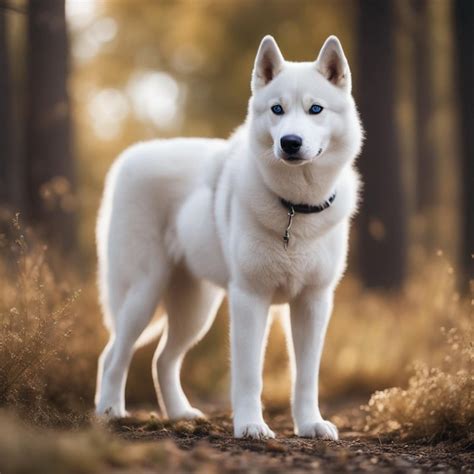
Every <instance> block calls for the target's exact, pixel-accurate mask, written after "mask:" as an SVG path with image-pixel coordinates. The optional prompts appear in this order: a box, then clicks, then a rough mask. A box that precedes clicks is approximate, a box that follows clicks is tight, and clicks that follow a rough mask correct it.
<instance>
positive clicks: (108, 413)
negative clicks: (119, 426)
mask: <svg viewBox="0 0 474 474" xmlns="http://www.w3.org/2000/svg"><path fill="white" fill-rule="evenodd" d="M104 407H105V408H102V407H101V406H100V405H99V407H97V408H96V410H95V414H96V416H97V417H98V418H101V419H104V420H113V419H114V418H129V417H130V413H129V412H128V411H127V410H125V408H122V407H120V405H118V404H117V405H113V404H112V405H107V404H105V405H104Z"/></svg>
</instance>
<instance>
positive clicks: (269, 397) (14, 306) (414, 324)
mask: <svg viewBox="0 0 474 474" xmlns="http://www.w3.org/2000/svg"><path fill="white" fill-rule="evenodd" d="M15 232H16V233H17V237H16V239H15V244H14V246H13V250H12V249H6V250H8V253H10V254H11V252H13V255H14V259H13V260H14V262H13V264H11V263H4V264H3V265H1V266H0V279H1V281H2V287H1V290H0V326H1V333H0V406H3V407H11V408H14V409H15V410H16V411H17V412H20V413H21V414H22V415H24V416H26V417H28V419H29V420H31V421H33V422H34V423H40V424H51V425H58V424H60V425H61V424H62V425H71V424H76V425H77V424H81V423H83V422H84V421H87V420H88V418H89V414H90V411H91V409H92V406H93V403H92V398H93V393H94V389H95V377H96V361H97V356H98V354H99V353H100V351H101V350H102V348H103V345H104V343H105V331H104V330H103V328H102V325H101V323H100V320H101V316H100V311H99V308H98V306H97V303H96V301H97V295H96V290H95V282H94V281H87V282H85V283H84V282H81V283H80V282H79V281H80V280H79V279H78V278H77V276H76V275H74V273H73V272H70V271H67V269H63V271H62V272H61V276H62V280H61V281H58V279H57V277H55V276H54V275H53V273H52V272H51V271H50V270H49V269H48V266H47V264H46V263H45V251H44V249H43V248H42V247H41V246H39V245H38V244H33V243H31V242H32V241H33V239H31V237H28V233H27V232H25V234H26V235H27V236H26V237H25V235H22V229H21V228H20V226H19V224H18V222H17V221H16V222H15ZM4 250H5V249H4ZM9 260H10V262H11V261H12V259H11V258H10V259H9ZM420 268H421V270H420V271H419V272H418V273H417V274H416V275H415V276H413V277H412V278H411V279H410V281H409V282H408V284H407V287H406V289H405V291H404V292H403V293H402V294H398V295H389V294H377V293H373V292H365V291H364V290H363V288H362V287H361V286H360V285H359V284H358V282H357V281H356V280H355V279H354V278H352V277H350V276H349V277H347V278H346V279H345V280H344V282H343V284H342V285H341V288H340V289H339V290H338V293H337V296H336V306H335V312H334V316H333V320H332V322H331V326H330V329H329V333H328V338H327V341H326V348H325V353H324V358H323V364H322V371H321V394H322V398H323V400H324V399H326V400H327V399H329V398H331V399H333V398H334V397H347V396H353V395H355V394H358V395H360V394H366V395H368V394H369V393H372V392H373V391H376V390H381V389H384V388H386V387H390V386H404V385H406V384H407V383H408V388H407V389H406V390H402V389H400V388H394V389H389V390H385V391H382V392H380V391H379V392H377V393H376V394H375V395H374V396H373V397H372V399H371V401H370V403H369V405H368V408H367V410H368V418H367V426H368V427H369V428H370V429H371V430H374V431H377V432H391V433H394V432H396V433H399V434H401V435H402V436H413V437H428V438H429V437H432V438H433V439H438V438H439V437H443V436H445V435H448V434H452V433H454V432H456V433H458V434H460V435H461V436H462V435H463V433H464V434H465V433H467V431H468V430H471V431H472V428H473V427H472V416H473V415H472V411H473V405H472V404H473V401H472V392H473V379H472V375H471V373H472V357H473V353H472V322H470V316H469V311H470V306H469V304H468V303H466V302H465V301H463V300H461V299H460V297H459V295H457V294H456V292H455V289H454V288H455V286H454V276H453V271H452V269H451V268H450V267H449V265H448V264H447V263H446V262H445V261H444V259H443V257H438V258H436V259H433V261H432V262H430V263H429V264H426V265H424V266H422V267H420ZM80 287H82V289H83V290H82V291H81V292H80V294H79V293H78V292H77V291H76V289H77V288H80ZM441 327H445V328H447V329H446V330H445V333H446V335H447V336H443V334H441V331H440V328H441ZM452 328H457V329H456V330H453V329H452ZM227 332H228V329H227V320H226V315H225V310H224V311H221V315H220V317H219V318H218V321H217V324H216V325H215V326H214V327H213V329H212V330H211V332H210V334H208V335H207V336H206V338H205V340H204V341H203V342H202V343H201V344H200V345H199V346H198V347H197V348H196V349H194V350H193V351H192V352H191V353H190V354H189V356H188V358H187V360H186V363H185V366H184V374H183V380H184V382H185V387H186V390H187V391H188V392H189V393H190V394H191V398H192V399H194V400H196V398H197V399H199V400H201V401H202V400H207V401H209V400H212V402H213V403H214V402H220V403H221V406H222V403H228V402H227V392H228V335H227ZM444 337H448V342H449V344H448V345H446V344H443V338H444ZM284 344H285V343H284V340H283V333H282V331H281V329H280V328H279V327H278V325H274V328H273V329H272V332H271V337H270V341H269V345H268V350H267V358H266V364H265V385H264V386H265V389H264V399H265V400H266V403H267V405H280V404H283V403H285V404H286V403H287V402H288V400H289V389H290V385H289V371H288V362H287V357H286V353H285V350H284ZM448 347H450V352H448V351H447V348H448ZM151 352H152V347H149V348H146V349H145V350H142V351H139V353H138V354H137V357H136V358H135V362H134V365H133V367H132V370H131V374H130V383H129V385H128V387H127V391H128V400H129V401H130V402H132V403H134V404H137V405H141V406H156V401H155V394H154V391H153V387H152V383H151V375H150V362H151V360H150V359H151ZM414 361H420V362H419V364H418V365H417V366H416V367H417V368H416V370H415V373H414V375H412V377H411V378H410V368H412V367H413V363H414ZM426 367H439V368H438V369H435V370H428V369H427V368H426ZM411 373H413V372H411ZM197 403H198V404H199V401H198V402H197Z"/></svg>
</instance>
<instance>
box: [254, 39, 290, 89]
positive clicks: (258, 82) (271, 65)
mask: <svg viewBox="0 0 474 474" xmlns="http://www.w3.org/2000/svg"><path fill="white" fill-rule="evenodd" d="M284 64H285V59H284V58H283V56H282V54H281V52H280V48H278V45H277V44H276V41H275V40H274V39H273V37H272V36H270V35H267V36H265V38H263V40H262V42H261V43H260V47H259V48H258V53H257V57H256V59H255V66H254V69H253V73H252V90H254V91H255V90H257V89H259V88H261V87H263V86H265V85H266V84H268V83H269V82H270V81H271V80H272V79H273V78H274V77H275V76H276V75H277V74H278V73H279V72H280V71H281V70H282V69H283V65H284Z"/></svg>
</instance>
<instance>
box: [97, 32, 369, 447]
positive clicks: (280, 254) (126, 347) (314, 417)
mask: <svg viewBox="0 0 474 474" xmlns="http://www.w3.org/2000/svg"><path fill="white" fill-rule="evenodd" d="M251 89H252V97H251V99H250V102H249V107H248V116H247V119H246V121H245V123H244V124H243V125H242V126H241V127H240V128H239V129H238V130H237V131H236V132H235V133H234V135H233V136H231V138H230V139H229V140H219V139H200V138H177V139H171V140H154V141H150V142H145V143H139V144H137V145H134V146H132V147H131V148H129V149H127V150H126V151H125V152H124V153H123V154H122V155H121V156H120V157H119V158H118V159H117V161H116V162H115V164H114V165H113V166H112V168H111V170H110V172H109V174H108V177H107V180H106V185H105V192H104V198H103V202H102V207H101V210H100V214H99V219H98V223H97V246H98V257H99V285H100V297H101V302H102V306H103V310H104V313H105V321H106V324H107V326H108V328H109V330H110V333H111V336H110V341H109V343H108V344H107V346H106V348H105V349H104V352H103V353H102V355H101V356H100V360H99V372H98V381H97V393H96V409H97V413H98V414H100V415H108V416H112V417H123V416H126V415H127V412H126V411H125V398H124V397H125V396H124V391H125V383H126V378H127V372H128V368H129V364H130V360H131V358H132V355H133V352H134V349H136V348H137V347H139V346H140V345H143V344H144V343H146V342H149V341H151V340H152V339H153V338H154V337H157V336H158V334H159V333H160V331H162V332H163V334H162V336H161V339H160V342H159V344H158V348H157V350H156V353H155V356H154V358H153V368H152V371H153V378H154V382H155V386H156V390H157V395H158V399H159V403H160V407H161V410H162V412H163V413H164V415H165V416H167V417H169V418H172V419H176V418H188V419H189V418H195V417H201V416H203V414H202V413H201V411H199V410H198V409H197V408H194V407H192V406H191V405H190V403H189V401H188V399H187V398H186V395H185V394H184V392H183V389H182V387H181V383H180V369H181V365H182V362H183V358H184V356H185V354H186V352H187V351H188V350H189V349H190V348H191V347H192V346H193V345H194V344H196V343H197V342H198V341H199V340H200V339H201V338H202V337H203V336H204V334H205V333H206V332H207V330H208V329H209V327H210V326H211V324H212V322H213V319H214V317H215V314H216V312H217V309H218V308H219V305H220V304H221V301H222V299H223V296H224V290H227V297H228V299H229V306H230V340H231V361H232V362H231V373H232V389H231V391H232V407H233V417H234V435H235V436H236V437H238V438H241V437H249V438H272V437H274V433H273V432H272V431H271V430H270V428H269V427H268V426H267V424H266V423H265V421H264V420H263V416H262V404H261V399H260V398H261V391H262V366H263V357H264V349H265V343H266V337H267V329H268V319H269V318H268V315H269V308H270V306H271V305H272V304H283V303H289V306H290V316H291V317H290V324H289V331H288V332H289V333H290V334H289V340H290V343H289V348H290V352H291V356H290V359H291V360H292V366H293V367H292V369H293V370H292V373H293V390H292V414H293V419H294V423H295V433H296V434H297V435H299V436H304V437H317V438H325V439H337V438H338V432H337V429H336V427H335V426H334V425H333V424H332V423H331V422H329V421H326V420H324V418H323V417H322V416H321V413H320V411H319V406H318V372H319V364H320V359H321V352H322V348H323V342H324V338H325V333H326V328H327V325H328V322H329V319H330V315H331V310H332V306H333V296H334V290H335V288H336V285H337V283H338V281H339V280H340V278H341V276H342V274H343V272H344V270H345V266H346V255H347V249H348V234H349V225H350V220H351V217H352V215H353V214H354V212H355V210H356V207H357V200H358V188H359V179H358V175H357V172H356V171H355V169H354V159H355V158H356V156H357V154H358V153H359V151H360V148H361V143H362V128H361V124H360V121H359V117H358V113H357V110H356V106H355V103H354V100H353V98H352V96H351V73H350V70H349V65H348V63H347V60H346V57H345V55H344V52H343V50H342V47H341V44H340V43H339V40H338V39H337V38H336V37H335V36H331V37H329V38H328V39H327V40H326V42H325V43H324V45H323V47H322V49H321V51H320V53H319V56H318V58H317V59H316V61H313V62H301V63H293V62H288V61H285V59H284V58H283V56H282V54H281V52H280V50H279V48H278V46H277V44H276V42H275V40H274V39H273V38H272V37H271V36H266V37H265V38H263V40H262V42H261V44H260V47H259V50H258V53H257V57H256V60H255V67H254V70H253V74H252V80H251ZM160 302H161V303H163V306H164V308H165V309H166V314H167V315H166V316H165V317H163V318H161V319H158V321H157V322H156V323H153V324H151V326H150V327H149V328H148V329H146V328H147V326H148V324H149V323H150V321H151V319H152V317H153V315H154V313H155V310H156V308H157V306H158V304H159V303H160Z"/></svg>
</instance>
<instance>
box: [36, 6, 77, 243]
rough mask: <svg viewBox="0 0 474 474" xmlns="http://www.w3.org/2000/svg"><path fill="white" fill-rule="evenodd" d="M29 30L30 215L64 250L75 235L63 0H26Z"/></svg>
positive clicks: (46, 238) (41, 233)
mask: <svg viewBox="0 0 474 474" xmlns="http://www.w3.org/2000/svg"><path fill="white" fill-rule="evenodd" d="M28 34H29V37H28V104H27V185H28V190H27V193H28V203H29V206H28V207H29V219H30V222H31V223H32V224H33V225H34V226H35V227H36V229H37V231H38V232H39V234H40V236H42V237H43V238H44V239H45V240H46V241H47V242H49V243H50V244H52V245H53V246H54V247H55V248H57V249H58V250H59V251H61V252H68V251H70V250H72V249H73V248H74V245H75V241H76V239H75V213H74V207H75V201H74V198H73V186H74V168H73V158H72V150H71V130H70V115H69V100H68V94H67V72H68V38H67V31H66V19H65V5H64V0H29V22H28Z"/></svg>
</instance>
